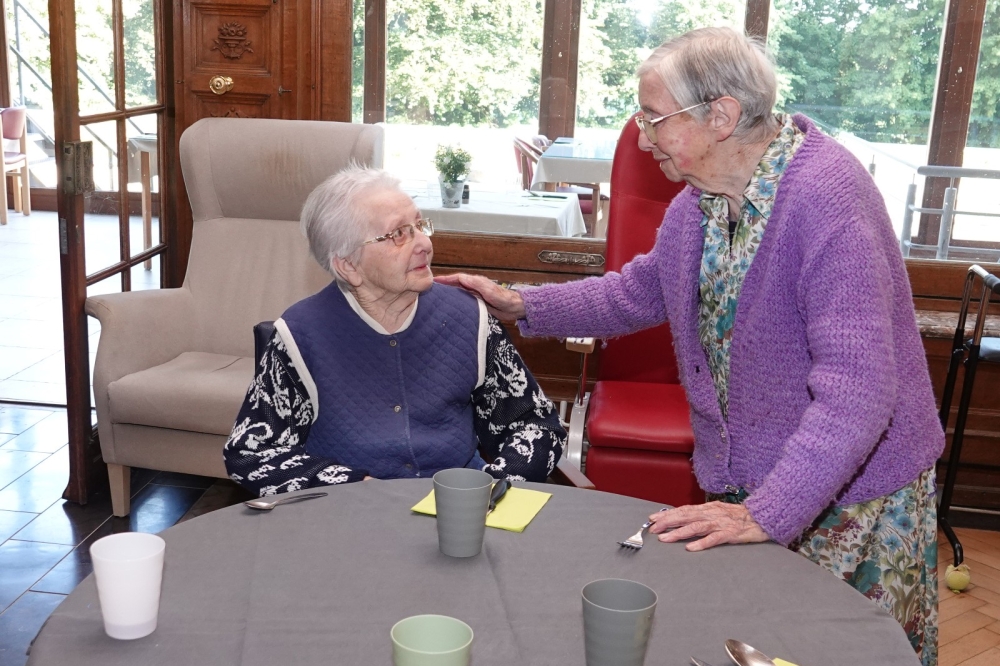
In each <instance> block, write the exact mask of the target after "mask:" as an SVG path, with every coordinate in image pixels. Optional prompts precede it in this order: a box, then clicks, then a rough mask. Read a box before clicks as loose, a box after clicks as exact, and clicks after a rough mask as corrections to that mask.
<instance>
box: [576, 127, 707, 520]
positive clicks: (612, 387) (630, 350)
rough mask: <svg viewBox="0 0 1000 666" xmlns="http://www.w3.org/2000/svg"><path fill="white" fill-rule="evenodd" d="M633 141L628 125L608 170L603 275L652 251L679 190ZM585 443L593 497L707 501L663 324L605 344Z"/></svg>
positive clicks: (680, 186)
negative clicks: (696, 470) (695, 467)
mask: <svg viewBox="0 0 1000 666" xmlns="http://www.w3.org/2000/svg"><path fill="white" fill-rule="evenodd" d="M638 138H639V128H638V126H636V124H635V122H634V121H633V120H632V119H629V121H628V123H626V125H625V129H623V130H622V133H621V137H620V138H619V140H618V147H617V149H616V150H615V158H614V164H613V167H612V170H611V193H612V194H611V205H610V212H609V215H608V237H607V239H608V240H607V243H608V244H607V251H606V263H605V269H606V270H608V271H618V270H621V268H622V266H624V265H625V264H626V263H628V262H629V260H631V259H632V258H633V257H634V256H636V255H637V254H640V253H643V252H648V251H649V250H650V249H652V247H653V243H654V241H655V238H656V230H657V229H658V228H659V226H660V223H661V222H662V220H663V214H664V212H665V211H666V209H667V206H668V205H669V203H670V201H671V200H673V198H674V196H676V195H677V193H678V192H680V191H681V189H683V183H680V184H679V183H672V182H670V181H669V180H667V179H666V177H665V176H664V175H663V173H662V172H661V171H660V168H659V165H658V164H657V163H656V161H655V160H654V159H653V157H652V155H651V154H650V153H646V152H643V151H641V150H639V148H638ZM587 436H588V439H589V441H590V448H589V449H588V452H587V460H586V469H587V476H588V477H589V478H590V480H591V481H593V483H594V485H595V486H596V487H597V489H598V490H604V491H607V492H612V493H618V494H621V495H629V496H632V497H639V498H642V499H646V500H650V501H653V502H659V503H662V504H671V505H674V506H678V505H681V504H700V503H702V502H704V501H705V493H704V491H702V490H701V488H699V487H698V482H697V481H696V480H695V477H694V473H693V472H692V469H691V452H692V450H693V447H694V433H693V432H692V430H691V421H690V416H689V409H688V404H687V399H686V397H685V395H684V389H683V388H682V387H681V385H680V383H679V380H678V376H677V360H676V358H675V357H674V351H673V340H672V338H671V336H670V327H669V326H668V325H667V324H662V325H660V326H657V327H655V328H651V329H647V330H644V331H640V332H638V333H633V334H632V335H626V336H624V337H621V338H616V339H613V340H608V342H607V345H606V346H605V347H604V348H603V349H602V350H601V366H600V370H599V372H598V381H597V384H596V386H595V387H594V391H593V393H592V394H591V396H590V405H589V415H588V417H587Z"/></svg>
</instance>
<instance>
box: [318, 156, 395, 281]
mask: <svg viewBox="0 0 1000 666" xmlns="http://www.w3.org/2000/svg"><path fill="white" fill-rule="evenodd" d="M379 190H394V191H399V179H398V178H396V177H395V176H393V175H391V174H390V173H389V172H388V171H383V170H382V169H373V168H369V167H365V166H362V165H360V164H356V163H351V165H350V166H348V167H347V168H346V169H344V170H343V171H340V172H338V173H336V174H334V175H332V176H330V177H329V178H327V179H326V180H324V181H323V182H322V183H320V184H319V186H318V187H316V189H315V190H313V191H312V193H311V194H310V195H309V197H308V198H307V199H306V203H305V205H304V206H302V222H301V224H302V234H303V235H304V236H305V237H306V238H307V239H308V240H309V251H310V253H312V256H313V258H315V259H316V261H317V262H318V263H319V265H320V266H322V267H323V269H324V270H326V271H327V272H329V273H331V274H332V275H334V276H335V277H337V273H336V271H335V270H334V268H333V259H334V257H337V258H340V259H347V258H353V257H356V256H357V253H358V251H359V250H360V249H361V245H362V243H364V242H365V240H367V237H368V235H369V234H370V233H371V231H372V227H373V225H372V220H371V219H370V218H369V216H368V214H367V212H366V211H365V210H363V209H362V207H361V206H360V205H359V204H360V201H361V200H362V199H363V198H364V197H363V195H365V194H369V193H371V192H376V191H379Z"/></svg>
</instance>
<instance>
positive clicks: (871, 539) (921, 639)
mask: <svg viewBox="0 0 1000 666" xmlns="http://www.w3.org/2000/svg"><path fill="white" fill-rule="evenodd" d="M779 120H780V122H781V131H780V132H779V133H778V136H777V137H776V138H775V139H774V141H772V142H771V144H770V145H769V146H768V148H767V150H766V152H765V153H764V157H763V158H762V159H761V161H760V163H759V164H758V165H757V169H756V170H755V171H754V174H753V176H752V177H751V179H750V183H749V184H748V185H747V188H746V190H744V192H743V206H742V209H741V210H740V212H739V215H737V216H735V217H736V220H735V221H730V220H729V202H728V200H727V199H726V198H725V197H723V196H716V195H713V194H710V193H707V192H703V193H702V195H701V199H700V201H699V207H700V208H701V211H702V213H703V217H702V220H701V226H702V228H703V230H704V239H705V240H704V246H703V249H702V260H701V271H700V274H699V278H698V291H699V296H700V308H699V317H698V336H699V339H700V340H701V344H702V347H703V348H704V349H705V355H706V356H707V358H708V366H709V370H710V371H711V373H712V379H713V381H714V384H715V392H716V395H717V396H718V399H719V407H720V408H721V410H722V415H723V418H726V417H727V415H728V406H729V358H730V344H731V341H732V334H733V329H734V326H735V325H736V308H737V304H738V302H739V296H740V291H741V289H742V288H743V282H744V279H745V278H746V275H747V272H748V271H749V270H750V266H751V264H752V263H753V258H754V256H755V255H756V253H757V249H758V248H759V247H760V244H761V241H762V240H763V238H764V232H765V230H766V228H767V221H768V218H769V217H770V215H771V210H772V208H773V207H774V201H775V197H776V195H777V190H778V184H779V183H780V181H781V176H782V175H783V174H784V172H785V170H786V169H787V168H788V165H789V163H790V162H791V160H792V158H793V156H794V155H795V151H796V150H798V148H799V146H801V145H802V142H803V141H804V140H805V133H804V132H802V130H800V129H799V128H798V127H797V126H796V125H795V123H794V122H793V121H792V117H791V116H790V115H781V116H779ZM934 482H935V475H934V470H933V469H930V470H927V471H925V472H924V473H923V474H922V475H921V476H920V477H919V478H917V479H916V480H915V481H914V482H913V483H910V484H909V485H907V486H905V487H903V488H901V489H899V490H897V491H896V492H894V493H892V494H890V495H886V496H883V497H878V498H876V499H873V500H871V501H868V502H864V503H861V504H850V505H844V506H837V505H833V506H831V507H830V508H829V509H827V510H826V511H824V512H823V513H822V514H821V515H820V516H819V517H818V518H817V519H816V521H815V522H814V523H813V525H812V527H810V528H809V529H807V530H806V531H805V532H804V533H803V534H802V536H800V537H799V539H798V540H796V542H794V543H793V544H791V546H790V547H791V548H792V549H793V550H796V551H798V552H799V553H801V554H802V555H804V556H805V557H808V558H809V559H810V560H812V561H813V562H816V563H817V564H819V565H820V566H822V567H823V568H825V569H827V570H829V571H830V572H831V573H833V574H834V575H836V576H837V577H839V578H841V579H843V580H844V581H845V582H847V583H848V584H849V585H851V586H852V587H854V588H855V589H856V590H858V591H859V592H860V593H861V594H863V595H865V596H866V597H868V598H869V599H871V600H872V601H873V602H875V603H876V604H878V605H879V606H880V607H881V608H883V609H884V610H886V611H887V612H888V613H889V614H890V615H892V616H893V617H895V618H896V620H897V621H898V622H899V623H900V625H902V627H903V629H904V630H905V631H906V634H907V637H908V638H909V639H910V644H911V645H912V646H913V649H914V650H915V651H916V652H917V654H919V655H920V657H921V661H922V663H923V664H924V666H931V665H934V664H937V601H938V594H937V505H936V502H935V485H934ZM729 490H731V492H729V493H726V494H725V495H709V497H708V499H709V501H713V500H721V501H728V502H742V501H743V500H744V499H746V497H747V492H746V490H745V489H743V488H736V487H732V488H730V489H729Z"/></svg>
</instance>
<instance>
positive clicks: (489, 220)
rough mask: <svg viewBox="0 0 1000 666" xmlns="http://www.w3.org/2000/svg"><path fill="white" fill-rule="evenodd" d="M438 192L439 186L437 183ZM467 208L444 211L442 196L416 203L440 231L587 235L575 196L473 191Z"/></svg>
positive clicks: (422, 198)
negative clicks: (549, 196)
mask: <svg viewBox="0 0 1000 666" xmlns="http://www.w3.org/2000/svg"><path fill="white" fill-rule="evenodd" d="M434 188H435V190H436V189H437V183H434ZM469 199H470V201H469V203H468V204H462V206H461V208H443V207H442V206H441V196H440V195H439V194H437V193H436V192H435V194H433V195H428V194H426V192H419V193H417V194H416V195H414V197H413V202H414V203H415V204H416V205H417V208H419V209H420V214H421V215H423V216H424V217H427V218H430V219H431V220H432V221H433V222H434V228H435V229H437V230H441V231H482V232H485V233H491V234H528V235H532V236H566V237H572V236H582V235H584V234H585V233H586V232H587V227H586V225H585V224H584V223H583V214H582V213H581V212H580V202H579V200H578V199H577V197H576V195H575V194H565V195H562V194H561V195H559V198H540V197H536V196H531V195H529V194H527V193H524V192H480V191H477V190H473V191H472V193H471V196H470V197H469Z"/></svg>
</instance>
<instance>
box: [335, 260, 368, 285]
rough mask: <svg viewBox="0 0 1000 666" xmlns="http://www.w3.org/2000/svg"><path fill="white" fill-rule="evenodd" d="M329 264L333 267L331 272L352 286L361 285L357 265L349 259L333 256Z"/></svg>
mask: <svg viewBox="0 0 1000 666" xmlns="http://www.w3.org/2000/svg"><path fill="white" fill-rule="evenodd" d="M330 265H331V267H332V268H333V272H334V273H336V274H337V275H338V276H339V277H340V279H341V280H343V281H344V282H346V283H347V284H349V285H351V286H352V287H358V286H360V285H361V282H362V279H361V274H360V273H359V272H358V269H357V266H355V265H354V264H353V263H352V262H351V261H350V260H349V259H344V258H342V257H333V258H332V259H331V260H330Z"/></svg>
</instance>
